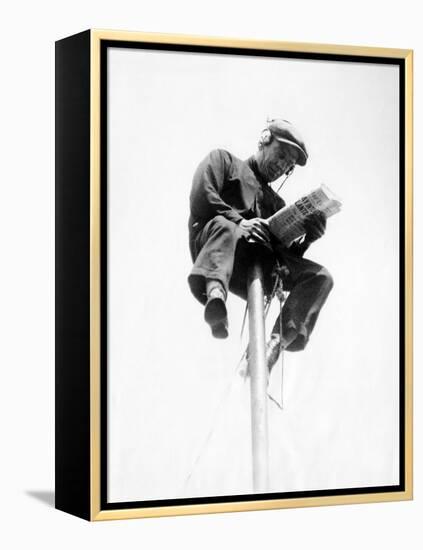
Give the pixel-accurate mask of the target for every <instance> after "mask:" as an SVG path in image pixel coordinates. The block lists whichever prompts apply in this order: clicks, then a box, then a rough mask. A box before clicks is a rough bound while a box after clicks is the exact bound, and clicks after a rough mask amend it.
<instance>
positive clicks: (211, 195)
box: [190, 149, 243, 223]
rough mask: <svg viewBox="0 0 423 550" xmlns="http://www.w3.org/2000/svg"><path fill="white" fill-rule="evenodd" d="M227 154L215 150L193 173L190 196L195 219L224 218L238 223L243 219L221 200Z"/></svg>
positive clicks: (226, 168)
mask: <svg viewBox="0 0 423 550" xmlns="http://www.w3.org/2000/svg"><path fill="white" fill-rule="evenodd" d="M227 157H228V153H226V152H225V151H222V150H220V149H216V150H214V151H212V152H211V153H209V154H208V155H207V156H206V158H205V159H204V160H203V161H202V162H201V163H200V165H199V166H198V168H197V170H196V171H195V174H194V178H193V182H192V189H191V195H190V208H191V214H192V215H193V216H194V217H195V218H202V219H204V220H210V219H212V218H214V217H215V216H219V215H221V216H224V217H225V218H227V219H228V220H230V221H233V222H235V223H239V222H240V221H241V220H242V219H243V218H242V216H241V215H240V214H239V213H238V212H237V211H236V210H234V209H233V208H232V207H231V206H230V205H229V204H227V203H226V202H225V201H224V200H223V199H222V191H223V188H224V185H225V180H226V177H227V172H228V160H229V159H228V158H227Z"/></svg>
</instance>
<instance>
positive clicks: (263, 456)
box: [248, 261, 269, 492]
mask: <svg viewBox="0 0 423 550" xmlns="http://www.w3.org/2000/svg"><path fill="white" fill-rule="evenodd" d="M248 311H249V317H248V321H249V333H250V342H249V349H248V356H249V358H248V366H249V371H250V377H251V430H252V451H253V487H254V491H255V492H266V491H267V490H268V480H269V465H268V462H269V450H268V446H269V444H268V428H267V379H268V373H267V365H266V344H265V332H264V291H263V270H262V267H261V265H260V263H259V262H258V261H255V262H254V263H253V265H252V267H251V268H250V271H249V274H248Z"/></svg>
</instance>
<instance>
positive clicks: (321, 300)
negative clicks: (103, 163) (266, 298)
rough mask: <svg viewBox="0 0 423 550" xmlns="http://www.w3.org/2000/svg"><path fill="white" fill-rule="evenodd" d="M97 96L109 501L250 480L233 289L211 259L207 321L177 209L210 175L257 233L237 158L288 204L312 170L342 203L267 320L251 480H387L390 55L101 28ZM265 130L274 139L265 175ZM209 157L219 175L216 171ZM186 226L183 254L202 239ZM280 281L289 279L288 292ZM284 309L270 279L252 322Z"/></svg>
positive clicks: (331, 483)
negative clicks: (188, 43)
mask: <svg viewBox="0 0 423 550" xmlns="http://www.w3.org/2000/svg"><path fill="white" fill-rule="evenodd" d="M106 111H107V403H106V408H107V449H106V450H107V472H106V478H107V495H106V498H107V502H109V503H128V502H141V501H142V502H148V501H165V500H174V499H198V498H215V497H232V496H234V497H236V498H240V497H245V498H246V497H247V496H250V497H249V498H251V495H255V494H256V493H257V491H256V490H255V488H254V483H253V458H252V435H251V407H250V377H249V372H248V367H246V360H245V350H246V348H247V346H248V339H249V336H248V335H249V332H248V319H247V320H246V321H245V323H244V314H245V306H246V301H245V299H243V298H242V297H241V296H240V295H239V293H237V294H235V293H234V292H232V291H231V289H230V288H229V287H227V286H225V285H226V283H225V281H223V283H222V280H221V279H222V277H221V275H220V274H217V275H216V279H213V277H210V275H208V276H207V280H208V281H209V280H217V281H218V283H220V285H221V286H220V287H219V285H218V286H217V288H218V292H220V291H221V289H222V288H223V298H221V297H219V296H220V295H218V302H217V308H216V310H217V312H216V311H212V312H211V314H210V315H211V317H212V321H211V322H210V319H209V322H206V321H205V318H204V307H205V304H207V301H208V300H209V298H210V295H209V293H208V290H207V284H206V283H207V281H206V279H204V281H206V282H202V280H201V275H200V282H199V283H198V284H199V285H200V286H199V287H198V289H196V290H195V291H193V286H192V284H191V286H190V284H189V281H188V277H189V276H190V274H191V273H192V272H193V271H192V270H193V268H194V264H195V262H196V261H197V260H196V259H194V261H193V257H192V254H191V252H192V251H190V246H189V243H190V233H189V232H190V231H193V228H192V226H189V219H190V215H191V216H192V215H193V208H194V207H193V203H195V201H197V200H200V202H201V200H203V198H204V197H205V196H206V195H204V193H205V191H204V189H203V188H202V187H201V185H203V184H204V181H205V180H204V178H205V177H206V176H207V177H209V178H210V179H209V180H208V181H211V184H210V185H211V186H212V188H213V189H214V191H213V193H214V192H215V193H216V197H217V198H216V200H217V201H223V202H224V203H225V204H227V205H229V206H228V209H227V210H225V211H223V214H222V210H221V208H222V207H221V203H219V205H217V206H216V204H214V206H213V208H215V207H216V209H217V210H216V212H218V213H219V215H220V216H221V217H223V219H224V221H223V224H222V225H219V230H220V229H222V227H226V230H227V227H228V224H227V223H226V222H228V223H229V224H232V225H230V227H231V228H232V229H233V231H238V230H239V231H244V233H243V234H242V235H243V237H242V238H244V237H245V239H244V240H245V241H246V242H247V241H248V237H251V238H253V240H254V238H255V239H258V240H260V239H262V238H264V239H267V238H268V234H267V233H266V229H265V228H263V226H261V225H260V224H258V225H257V227H256V228H254V227H253V224H252V223H250V224H248V223H244V222H245V220H246V221H247V222H251V220H253V219H255V218H262V219H265V218H267V217H268V216H265V214H266V212H267V210H266V208H267V207H268V206H269V204H270V203H266V198H263V197H261V198H260V197H259V198H257V195H255V194H254V193H253V195H254V197H253V198H252V199H251V201H250V202H251V209H252V210H251V212H253V210H254V208H256V209H260V208H261V210H260V212H261V213H262V215H261V216H259V215H257V212H258V210H256V211H255V214H251V215H247V214H245V215H244V214H243V212H244V211H243V210H242V208H243V207H244V205H242V204H241V205H239V204H238V203H237V200H238V195H237V194H236V193H237V191H233V189H235V185H238V183H239V182H240V183H239V185H241V186H243V185H250V184H251V181H252V180H251V181H250V180H249V179H248V178H254V177H256V179H257V178H258V180H259V181H260V182H261V184H262V187H263V188H265V189H266V190H267V191H265V193H268V196H269V197H273V199H272V200H275V201H277V199H275V198H274V197H275V195H276V194H277V195H279V197H281V199H282V200H283V201H284V203H286V205H292V204H294V203H296V201H298V199H300V198H301V197H305V196H306V195H308V194H309V193H310V192H312V191H314V190H316V189H318V188H319V187H320V186H322V185H323V186H326V188H328V189H329V190H330V191H331V192H332V193H333V194H334V196H335V197H337V198H338V200H339V203H340V205H341V206H340V208H339V211H337V212H336V215H332V216H330V217H327V221H326V217H325V216H324V222H322V223H320V222H319V223H317V222H315V225H314V226H313V227H314V229H313V228H311V229H310V228H309V227H308V226H307V227H306V226H305V227H304V230H303V231H302V232H301V233H302V234H301V236H300V237H299V238H298V239H297V240H296V241H295V243H296V245H297V246H299V247H301V246H302V245H303V244H304V241H305V237H304V235H309V236H310V235H311V236H312V237H313V238H312V237H310V238H309V242H307V246H304V250H302V251H301V254H302V255H301V254H299V256H298V257H299V258H303V259H306V260H308V261H309V262H313V265H316V264H317V265H319V266H322V268H324V272H319V273H317V272H315V273H314V275H316V273H317V275H318V276H319V277H321V279H319V280H321V281H323V282H322V286H321V287H319V290H318V292H320V294H316V295H313V296H312V297H310V296H311V295H309V294H308V292H309V289H310V287H309V286H307V284H308V283H307V282H306V281H305V279H304V281H305V282H304V285H305V286H304V287H301V288H302V289H303V290H301V289H299V290H298V288H297V290H295V291H294V290H293V289H295V285H296V284H297V283H296V282H294V283H292V285H291V286H289V285H287V286H286V287H285V290H287V289H288V291H287V294H285V296H284V298H285V299H286V302H285V305H284V306H283V307H286V311H285V315H287V317H286V318H283V321H282V325H283V326H284V327H285V325H284V323H287V324H289V321H290V319H289V315H290V313H289V312H290V311H291V310H292V311H294V313H292V315H293V319H294V320H293V321H292V322H293V323H294V325H295V322H296V323H297V325H295V326H294V329H293V330H294V332H293V334H294V336H292V338H291V340H289V342H288V341H287V342H286V346H285V347H286V349H285V350H284V351H282V353H280V354H279V355H278V357H277V358H276V360H275V363H274V365H272V368H271V371H270V376H269V384H268V389H267V393H268V397H267V415H268V418H267V423H268V486H267V489H266V491H264V492H265V493H266V494H269V495H281V496H282V497H283V496H284V495H285V496H286V495H289V494H293V493H298V494H304V495H305V496H307V494H314V493H313V492H319V491H320V492H322V491H328V492H329V494H330V492H331V491H332V492H334V491H337V490H359V489H360V490H361V489H363V490H364V489H366V488H379V489H378V490H383V488H389V487H392V486H397V485H399V483H400V298H399V297H400V270H399V265H400V246H401V243H400V218H399V213H400V194H399V193H400V192H399V189H400V126H399V124H400V117H399V112H400V72H399V67H398V66H397V65H393V64H387V63H386V64H384V63H376V62H375V63H369V62H354V61H345V60H342V61H341V60H337V59H317V58H316V59H314V58H309V59H299V58H295V57H283V56H280V57H277V56H265V55H262V56H254V55H245V54H235V53H234V54H227V53H225V54H224V53H205V52H193V51H191V52H190V51H166V50H159V49H157V50H154V49H148V50H146V49H143V48H142V47H141V48H123V47H109V48H108V50H107V106H106ZM275 121H276V122H275ZM289 125H290V126H289ZM266 136H267V137H266ZM283 136H285V137H283ZM286 136H288V138H286ZM266 139H267V140H270V141H268V142H266ZM284 139H285V141H284ZM263 140H264V141H263ZM272 143H273V145H271V144H272ZM284 144H285V145H284ZM286 145H288V147H286ZM269 147H278V149H277V150H278V151H280V150H283V151H284V152H285V153H284V154H286V151H288V152H289V154H288V155H287V156H285V157H284V161H283V162H282V164H277V163H276V164H275V165H274V167H273V169H272V170H273V171H272V172H271V173H270V172H268V173H267V176H268V177H267V181H264V179H266V178H264V176H263V174H264V170H265V169H264V168H263V166H267V169H268V170H271V169H270V168H269V166H270V160H268V159H269V158H270V157H269V156H266V155H268V154H269V155H270V153H268V151H269V149H268V148H269ZM263 151H264V152H263ZM266 159H267V160H266ZM266 162H267V164H266ZM222 166H223V167H224V169H225V170H227V171H226V172H225V174H226V175H225V176H222V177H223V178H224V179H222V182H223V183H222V185H224V186H226V187H225V189H226V190H227V191H222V189H223V187H219V185H220V184H219V183H218V182H217V180H216V178H218V176H216V174H217V173H218V170H219V167H222ZM293 168H295V169H293ZM279 169H280V172H278V170H279ZM292 169H293V171H292ZM228 170H231V172H229V171H228ZM236 171H238V172H236ZM235 172H236V173H237V174H238V173H239V174H240V175H239V176H237V177H239V180H238V179H236V178H235V176H234V179H233V180H231V178H230V176H229V175H228V174H235ZM246 174H247V175H248V177H247V175H246ZM262 176H263V177H262ZM286 176H288V177H287V179H286ZM195 178H197V180H196V179H195ZM263 178H264V179H263ZM285 179H286V181H285ZM235 180H236V182H238V183H234V181H235ZM247 180H248V181H247ZM262 180H263V181H262ZM196 181H199V182H200V183H199V184H198V185H199V187H198V186H197V187H195V185H196ZM282 183H283V185H282V187H281V188H280V186H281V184H282ZM204 185H205V184H204ZM193 186H194V187H193ZM231 186H232V187H231ZM204 188H205V187H204ZM279 188H280V190H279V191H278V189H279ZM269 189H271V191H270V190H269ZM232 191H233V194H232V195H231V193H232ZM244 191H245V189H244V188H243V191H242V193H244ZM201 193H203V195H201ZM224 193H226V195H225V194H224ZM253 195H252V196H253ZM198 196H200V199H198ZM193 197H194V198H193ZM243 197H244V195H243ZM210 200H211V199H210V196H208V199H207V201H209V202H207V205H206V207H204V209H203V210H201V209H200V210H195V212H194V214H195V215H197V216H199V217H198V219H200V218H201V215H203V214H201V212H209V210H208V208H209V207H210V204H211V203H210ZM213 200H214V199H213ZM269 200H270V199H269ZM204 201H206V198H204ZM254 201H255V202H254ZM260 201H261V202H260ZM195 204H197V203H195ZM272 204H273V203H272ZM229 210H230V213H229V214H228V211H229ZM199 212H200V214H199ZM213 212H214V211H213ZM225 212H226V213H225ZM234 212H235V214H234ZM240 212H241V214H240ZM272 213H273V211H272ZM204 216H206V215H205V214H204ZM207 216H208V217H207ZM207 216H206V217H205V218H204V219H203V218H201V220H202V222H201V223H202V225H201V230H203V228H204V227H205V226H206V223H209V222H210V221H211V220H212V219H213V216H214V214H213V215H211V214H207ZM231 216H232V217H231ZM225 220H226V221H225ZM197 221H198V220H197ZM203 222H204V223H203ZM191 223H193V222H192V218H191ZM225 224H226V225H225ZM316 224H317V225H316ZM234 226H236V227H235V228H234ZM213 227H214V226H213ZM260 227H261V229H260ZM316 227H317V228H316ZM194 229H195V228H194ZM214 230H215V227H214V229H213V231H214ZM210 231H211V230H210ZM261 231H263V232H264V235H265V236H264V237H263V235H261V233H260V232H261ZM210 234H211V233H210ZM314 237H315V238H314ZM196 238H197V237H196ZM240 238H241V237H240ZM199 239H200V237H199ZM201 239H203V240H201ZM201 239H200V240H199V241H198V243H200V244H198V249H197V250H196V251H195V252H196V253H197V254H199V251H201V250H205V249H204V248H203V247H204V246H206V244H205V243H206V242H208V243H210V240H208V241H207V239H209V234H207V235H206V236H204V235H203V237H201ZM200 241H201V242H200ZM207 246H208V245H207ZM225 254H227V253H226V252H225ZM197 258H198V256H197ZM226 259H227V256H226ZM216 262H217V264H216V265H217V266H218V267H219V266H221V265H222V264H221V263H219V262H222V259H221V257H220V256H219V258H218V259H217V260H216ZM281 263H282V264H283V263H284V262H281ZM195 265H197V267H198V266H200V262H198V261H197V264H195ZM201 265H202V266H203V267H204V263H203V264H201ZM266 265H267V264H266ZM290 265H291V264H290ZM290 265H288V271H291V272H292V273H293V272H294V268H293V267H290ZM292 265H293V264H292ZM295 265H297V264H295ZM301 265H303V264H301ZM285 267H286V266H285ZM199 269H200V271H196V272H195V273H196V275H197V276H198V274H199V273H200V272H201V269H202V267H201V266H200V268H199ZM219 269H220V267H219ZM243 269H244V267H243ZM266 269H267V267H266ZM301 269H302V268H301ZM216 270H217V271H216V273H220V271H219V272H218V268H216ZM244 271H245V270H244ZM292 273H291V274H292ZM322 273H323V275H322ZM230 275H231V273H229V275H228V277H229V278H230ZM322 277H323V279H322ZM298 280H299V279H298ZM302 280H303V279H302ZM195 284H197V283H195ZM203 284H204V286H201V285H203ZM313 284H314V283H313ZM195 292H197V295H195ZM290 292H292V293H293V292H297V295H298V297H299V302H298V304H299V305H298V304H297V305H296V306H295V307H294V305H292V306H291V310H289V307H290V306H289V302H288V300H289V299H290V298H289V295H290ZM310 292H312V290H310ZM313 292H314V291H313ZM316 292H317V291H316ZM293 296H294V294H293ZM316 296H317V297H316ZM201 300H203V302H202V301H201ZM219 300H220V301H219ZM291 301H292V298H291ZM223 302H224V307H225V308H226V309H225V310H223V309H222V311H223V313H222V314H221V313H219V307H220V305H221V303H223ZM305 303H307V304H308V306H307V307H310V308H311V307H312V306H311V305H310V304H311V303H313V304H314V306H313V307H315V309H313V310H311V309H307V310H304V311H303V310H302V309H301V308H302V307H303V306H304V304H305ZM316 303H318V305H316ZM219 304H220V305H219ZM286 305H287V306H286ZM304 307H306V306H304ZM310 311H312V312H315V313H310ZM279 313H280V302H279V299H278V296H277V295H275V296H274V298H273V300H272V302H271V304H270V305H269V310H268V313H267V315H266V340H269V339H270V338H271V333H272V331H273V328H274V323H275V321H276V320H277V317H278V315H279ZM214 315H217V316H218V317H219V315H221V317H219V319H218V322H216V323H214V321H213V319H214V317H213V316H214ZM225 315H226V317H225ZM301 315H303V317H301ZM313 315H314V316H313ZM296 316H298V319H299V320H298V319H297V317H296ZM206 318H207V314H206ZM296 319H297V321H295V320H296ZM243 324H245V327H244V330H243V331H242V327H243ZM284 331H285V333H284V335H283V337H286V338H288V336H287V334H288V332H289V331H287V330H286V329H285V328H284ZM295 331H296V332H295ZM241 332H242V334H241ZM275 337H276V336H275ZM301 338H302V340H301ZM295 342H296V343H297V344H295ZM290 346H291V349H290ZM278 351H279V350H278ZM243 356H244V359H243ZM381 488H382V489H381Z"/></svg>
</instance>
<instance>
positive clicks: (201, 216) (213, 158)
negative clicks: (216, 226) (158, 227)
mask: <svg viewBox="0 0 423 550" xmlns="http://www.w3.org/2000/svg"><path fill="white" fill-rule="evenodd" d="M283 206H285V202H284V201H283V200H282V199H281V197H280V196H279V195H278V194H277V193H275V191H273V189H272V188H271V187H270V185H268V184H267V183H266V182H264V181H262V180H261V178H260V174H259V172H258V170H257V166H256V163H255V160H254V157H250V158H249V159H247V160H246V161H243V160H240V159H238V158H237V157H235V156H234V155H232V154H231V153H228V151H224V150H223V149H215V150H214V151H212V152H211V153H209V154H208V155H207V156H206V158H205V159H204V160H203V161H202V162H201V163H200V165H199V166H198V168H197V170H196V172H195V174H194V179H193V183H192V189H191V195H190V211H191V215H190V219H189V233H190V241H191V240H192V239H193V238H194V237H195V235H196V234H197V233H198V231H199V230H201V229H202V228H203V227H204V225H205V224H206V223H207V222H208V221H209V220H211V219H212V218H214V217H215V216H219V215H221V216H224V217H225V218H227V219H228V220H230V221H233V222H234V223H239V222H240V221H241V220H242V219H243V218H244V219H251V218H255V217H259V218H268V217H269V216H271V215H272V214H274V213H275V212H276V211H277V210H279V209H280V208H282V207H283Z"/></svg>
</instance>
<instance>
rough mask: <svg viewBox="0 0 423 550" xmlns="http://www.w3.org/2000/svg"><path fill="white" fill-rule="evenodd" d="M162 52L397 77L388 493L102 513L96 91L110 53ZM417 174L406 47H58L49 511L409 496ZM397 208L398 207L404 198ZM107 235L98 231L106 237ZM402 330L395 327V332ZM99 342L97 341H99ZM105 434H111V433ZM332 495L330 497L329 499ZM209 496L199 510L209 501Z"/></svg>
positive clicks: (90, 36)
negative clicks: (395, 335) (394, 406)
mask: <svg viewBox="0 0 423 550" xmlns="http://www.w3.org/2000/svg"><path fill="white" fill-rule="evenodd" d="M114 45H116V47H125V48H131V47H141V46H140V45H143V46H144V47H146V46H148V48H150V49H154V48H155V47H157V48H159V49H160V48H163V47H168V48H170V49H171V51H175V52H186V51H190V52H192V51H195V52H199V53H201V52H205V53H207V54H210V55H214V54H216V55H228V54H231V55H242V54H243V52H245V55H249V56H252V57H254V56H257V55H258V54H259V53H260V52H261V53H262V54H265V53H266V52H268V53H270V52H273V55H275V56H283V55H285V54H286V55H288V56H291V57H290V58H292V56H293V57H294V58H298V59H303V60H308V59H321V60H328V59H333V60H337V61H339V62H341V63H342V61H343V60H344V61H346V62H348V61H354V60H357V62H362V63H370V62H372V63H374V64H378V63H380V62H381V60H383V62H384V63H386V64H389V63H390V62H391V63H392V64H393V65H395V66H397V67H398V68H399V71H400V87H401V91H400V113H399V116H400V119H401V122H400V125H399V128H400V130H399V131H400V136H399V137H400V144H401V152H400V156H401V162H400V177H399V182H400V184H399V185H400V187H401V189H400V193H402V199H399V203H398V206H399V208H400V209H401V214H400V220H401V223H402V226H401V228H400V231H401V241H400V245H399V246H400V256H401V255H402V256H401V257H402V259H403V266H404V273H403V285H400V286H401V288H400V295H401V296H400V302H401V307H402V310H401V312H400V314H401V316H402V317H401V319H402V320H401V319H400V320H399V324H400V330H401V331H402V333H401V337H400V338H403V347H402V350H403V354H402V357H400V363H401V365H400V369H402V370H401V374H400V392H401V398H400V444H399V453H400V454H401V457H400V460H399V463H400V468H401V472H400V475H399V478H400V482H399V483H398V486H397V487H395V490H383V487H382V488H379V489H378V490H366V488H365V487H364V488H362V489H361V490H351V491H350V492H348V490H346V491H339V490H333V491H332V493H333V494H324V491H323V493H322V492H321V494H314V493H313V492H312V493H311V496H307V495H306V494H304V495H301V496H295V495H294V496H289V497H288V496H286V495H285V496H284V497H282V498H278V497H277V496H274V495H272V496H269V498H257V495H249V496H248V495H244V498H242V499H240V498H237V496H236V495H235V496H234V497H233V498H230V497H225V498H220V499H219V498H218V497H213V498H210V499H209V500H208V501H207V498H206V499H197V500H196V499H185V500H184V499H180V500H178V501H177V502H176V503H175V502H174V501H172V499H169V504H168V503H166V500H163V502H162V503H158V502H156V503H155V504H154V505H152V504H151V503H150V504H149V503H148V502H146V503H145V505H140V504H139V502H138V501H135V502H134V503H133V505H132V504H131V503H125V505H124V506H121V507H119V504H116V503H115V504H114V505H113V506H112V507H110V506H105V505H104V495H103V496H102V494H101V490H102V484H103V483H104V482H105V479H106V478H107V472H104V469H102V453H103V454H104V453H105V452H107V448H106V447H105V445H104V441H103V439H104V435H105V431H104V430H105V427H104V425H102V410H103V409H102V400H103V406H104V393H102V391H103V390H102V371H101V367H102V366H101V359H102V353H103V352H102V350H104V348H102V340H101V336H102V330H104V326H105V325H104V319H103V318H102V307H101V304H102V294H101V291H102V288H101V285H102V277H103V276H104V270H105V269H107V265H105V263H104V259H103V258H102V253H101V251H102V243H101V236H102V225H101V223H102V221H101V216H102V213H103V212H104V211H102V209H104V208H105V202H104V201H105V199H104V198H102V196H101V181H102V177H103V176H104V169H105V162H106V161H107V159H104V158H102V147H103V146H104V143H105V140H106V139H107V138H106V137H105V134H104V132H105V128H104V117H105V109H106V106H105V105H104V104H102V86H105V85H107V82H106V83H105V80H104V78H105V75H104V69H105V66H104V63H105V59H106V57H105V52H106V50H107V48H110V47H114ZM412 178H413V52H412V50H407V49H391V48H374V47H358V46H341V45H326V44H307V43H292V42H276V41H257V40H254V41H253V40H239V39H229V38H213V37H200V36H185V35H170V34H151V33H142V32H126V31H111V30H89V31H85V32H83V33H80V34H78V35H75V36H72V37H68V38H65V39H63V40H60V41H58V42H57V43H56V231H57V233H56V235H57V239H56V243H57V244H56V246H57V248H56V281H57V286H56V331H57V332H56V348H57V349H56V507H57V508H58V509H61V510H63V511H66V512H69V513H71V514H74V515H77V516H79V517H82V518H84V519H87V520H90V521H103V520H111V519H125V518H142V517H144V518H145V517H154V516H171V515H185V514H203V513H218V512H230V511H246V510H266V509H282V508H291V507H309V506H321V505H338V504H356V503H357V504H358V503H366V502H385V501H398V500H409V499H412V486H413V471H412V441H413V438H412V406H413V405H412V391H413V377H412V330H413V324H412V299H413V297H412V296H413V295H412V293H413V291H412V284H413V281H412V261H413V259H412V246H413V234H412V223H413V220H412V215H413V213H412V209H413V206H412V204H413V195H412ZM401 201H402V202H401ZM103 234H104V233H103ZM401 327H402V328H401ZM103 345H104V344H103ZM106 429H107V426H106ZM329 492H330V491H329ZM204 500H206V502H204Z"/></svg>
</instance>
